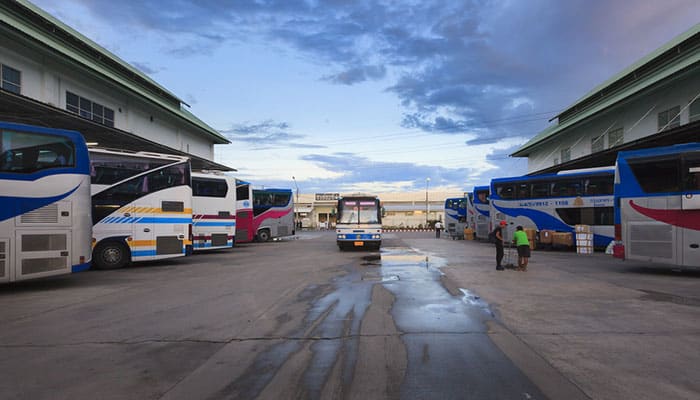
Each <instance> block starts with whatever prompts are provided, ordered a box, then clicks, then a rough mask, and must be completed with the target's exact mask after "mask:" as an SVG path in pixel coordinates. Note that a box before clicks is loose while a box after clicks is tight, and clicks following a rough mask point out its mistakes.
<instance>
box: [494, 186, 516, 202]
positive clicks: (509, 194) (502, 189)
mask: <svg viewBox="0 0 700 400" xmlns="http://www.w3.org/2000/svg"><path fill="white" fill-rule="evenodd" d="M495 187H496V195H497V196H498V197H499V198H501V199H505V200H510V199H514V198H515V188H514V187H513V186H511V185H496V186H495Z"/></svg>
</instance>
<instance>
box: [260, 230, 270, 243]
mask: <svg viewBox="0 0 700 400" xmlns="http://www.w3.org/2000/svg"><path fill="white" fill-rule="evenodd" d="M258 240H259V241H261V242H267V241H268V240H270V231H268V230H267V229H263V230H261V231H260V232H258Z"/></svg>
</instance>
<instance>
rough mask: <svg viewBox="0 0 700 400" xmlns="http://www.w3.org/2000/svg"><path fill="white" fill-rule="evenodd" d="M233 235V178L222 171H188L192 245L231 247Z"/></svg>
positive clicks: (234, 203) (234, 187)
mask: <svg viewBox="0 0 700 400" xmlns="http://www.w3.org/2000/svg"><path fill="white" fill-rule="evenodd" d="M235 234H236V180H235V179H234V178H233V177H231V176H227V175H224V174H223V173H222V172H205V171H201V172H192V247H193V249H194V250H195V251H199V250H215V249H226V248H231V247H233V245H234V242H235Z"/></svg>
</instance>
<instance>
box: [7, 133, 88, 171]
mask: <svg viewBox="0 0 700 400" xmlns="http://www.w3.org/2000/svg"><path fill="white" fill-rule="evenodd" d="M73 166H75V147H74V146H73V143H72V142H71V141H69V140H68V139H66V138H63V137H57V136H48V135H42V134H38V133H27V132H14V131H1V132H0V172H12V173H20V174H28V173H32V172H36V171H41V170H44V169H49V168H62V167H73Z"/></svg>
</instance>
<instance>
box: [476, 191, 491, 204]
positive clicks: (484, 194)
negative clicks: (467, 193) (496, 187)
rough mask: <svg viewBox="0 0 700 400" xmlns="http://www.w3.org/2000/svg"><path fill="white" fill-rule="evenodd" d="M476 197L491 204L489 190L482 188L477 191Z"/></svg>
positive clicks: (481, 201)
mask: <svg viewBox="0 0 700 400" xmlns="http://www.w3.org/2000/svg"><path fill="white" fill-rule="evenodd" d="M476 197H478V198H479V203H481V204H489V192H488V191H487V190H480V191H478V192H476Z"/></svg>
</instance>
